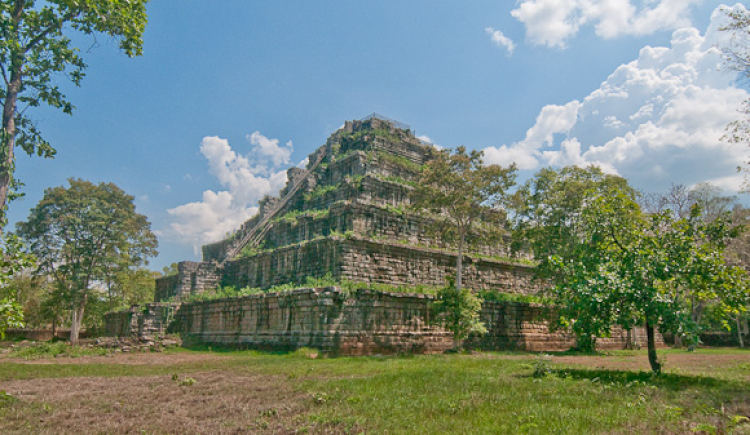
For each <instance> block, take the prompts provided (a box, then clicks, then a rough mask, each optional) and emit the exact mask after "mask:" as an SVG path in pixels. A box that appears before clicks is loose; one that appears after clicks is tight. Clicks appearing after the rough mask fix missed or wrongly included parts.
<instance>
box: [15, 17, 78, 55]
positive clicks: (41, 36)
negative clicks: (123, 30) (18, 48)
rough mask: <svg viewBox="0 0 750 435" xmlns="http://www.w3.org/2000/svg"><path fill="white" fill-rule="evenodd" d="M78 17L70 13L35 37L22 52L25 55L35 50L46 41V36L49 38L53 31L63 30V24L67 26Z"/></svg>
mask: <svg viewBox="0 0 750 435" xmlns="http://www.w3.org/2000/svg"><path fill="white" fill-rule="evenodd" d="M76 15H78V12H75V11H70V12H68V13H67V14H66V15H65V16H64V17H61V18H60V20H59V21H57V22H56V23H54V24H52V25H50V26H49V27H47V28H46V29H44V30H42V31H41V32H40V33H39V34H38V35H36V36H35V37H34V39H32V40H31V41H29V43H28V44H26V46H25V47H23V50H22V51H23V53H24V54H26V53H28V52H29V50H31V49H32V48H34V46H36V45H37V44H38V43H40V42H41V41H42V40H43V39H44V37H45V36H47V35H49V34H50V32H52V31H53V30H56V29H61V28H62V26H63V24H65V23H66V22H68V21H70V20H72V19H73V18H74V17H75V16H76Z"/></svg>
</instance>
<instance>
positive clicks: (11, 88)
mask: <svg viewBox="0 0 750 435" xmlns="http://www.w3.org/2000/svg"><path fill="white" fill-rule="evenodd" d="M23 8H24V1H23V0H17V1H16V3H15V6H14V8H13V12H12V14H11V21H12V23H13V28H15V29H18V24H19V23H20V22H21V15H22V13H23ZM15 32H16V34H15V35H14V36H15V37H16V38H17V37H18V31H17V30H16V31H15ZM11 39H13V38H11ZM18 42H19V41H18V39H16V40H15V41H10V43H11V44H13V43H18ZM11 51H12V53H11V59H10V68H9V71H8V72H9V73H10V81H9V82H8V87H7V89H6V90H5V102H4V104H3V125H2V138H1V140H0V215H1V216H2V219H0V230H2V229H3V228H4V227H5V206H6V204H7V203H8V195H9V193H10V185H11V182H12V181H13V170H14V167H15V158H14V155H13V152H14V148H15V145H16V133H17V128H16V102H17V101H18V93H19V92H20V91H21V85H22V77H23V63H24V55H23V53H19V52H17V51H15V50H11Z"/></svg>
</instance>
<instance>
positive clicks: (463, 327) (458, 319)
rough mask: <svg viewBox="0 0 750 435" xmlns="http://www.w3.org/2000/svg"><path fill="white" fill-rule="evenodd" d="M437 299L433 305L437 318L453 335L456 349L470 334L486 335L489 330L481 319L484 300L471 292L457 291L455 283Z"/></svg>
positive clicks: (439, 293) (443, 290)
mask: <svg viewBox="0 0 750 435" xmlns="http://www.w3.org/2000/svg"><path fill="white" fill-rule="evenodd" d="M436 296H437V297H436V299H435V301H434V302H432V304H431V309H432V311H433V312H434V313H435V314H436V318H437V319H438V320H441V321H443V322H444V324H445V326H446V327H447V329H448V330H449V331H451V332H452V333H453V341H454V342H455V347H456V348H460V347H461V343H462V342H463V340H464V339H465V338H466V337H468V336H469V334H480V335H481V334H485V333H486V332H487V328H486V327H485V326H484V323H482V321H481V320H480V318H479V313H480V311H481V310H482V300H481V299H479V298H478V297H476V296H475V295H474V294H473V293H472V292H471V291H470V290H467V289H462V290H460V291H456V288H455V286H454V283H453V282H450V283H449V285H448V286H447V287H444V288H442V289H440V291H438V293H437V295H436Z"/></svg>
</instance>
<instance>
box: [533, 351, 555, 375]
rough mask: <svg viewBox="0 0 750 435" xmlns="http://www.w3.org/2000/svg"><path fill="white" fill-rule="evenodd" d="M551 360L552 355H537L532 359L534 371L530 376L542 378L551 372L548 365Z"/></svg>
mask: <svg viewBox="0 0 750 435" xmlns="http://www.w3.org/2000/svg"><path fill="white" fill-rule="evenodd" d="M551 360H552V357H551V356H549V355H546V354H539V355H537V357H536V359H535V360H534V372H533V373H532V374H531V376H533V377H535V378H543V377H545V376H547V375H548V374H550V373H552V367H551V366H550V362H551Z"/></svg>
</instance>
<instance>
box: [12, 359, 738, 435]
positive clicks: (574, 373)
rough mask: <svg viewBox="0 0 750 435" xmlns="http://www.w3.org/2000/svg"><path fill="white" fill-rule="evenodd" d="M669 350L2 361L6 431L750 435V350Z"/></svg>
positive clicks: (84, 432)
mask: <svg viewBox="0 0 750 435" xmlns="http://www.w3.org/2000/svg"><path fill="white" fill-rule="evenodd" d="M661 354H662V355H664V356H665V357H666V373H665V374H664V375H662V376H659V377H655V376H652V375H651V374H650V373H649V372H647V371H646V370H647V368H648V363H647V360H646V355H645V353H644V352H626V351H622V352H610V353H607V354H600V355H576V354H559V355H553V356H551V357H549V358H544V357H540V356H538V355H533V354H523V353H475V354H470V355H436V356H414V357H359V358H313V356H315V355H314V354H312V353H311V352H305V351H301V352H296V353H292V354H269V353H259V352H252V351H218V352H217V351H214V352H211V351H208V350H204V351H197V350H184V349H175V350H170V351H168V352H165V353H137V354H117V355H110V356H102V355H84V356H79V357H76V358H72V357H58V358H52V357H42V358H39V359H24V358H22V357H21V356H9V355H3V356H0V390H4V391H5V393H0V433H2V434H29V433H42V434H67V433H81V434H120V433H123V434H124V433H132V434H183V433H202V434H241V433H258V434H291V433H314V434H323V433H331V434H347V433H352V434H364V433H368V434H506V433H507V434H552V433H554V434H589V433H590V434H630V433H643V434H683V433H688V434H692V433H706V434H730V433H733V434H750V420H748V417H750V351H743V350H731V349H721V350H705V349H701V350H698V351H696V352H685V351H677V350H664V351H661ZM26 357H27V358H28V357H29V356H28V355H26ZM535 371H536V372H537V373H544V372H548V374H547V375H546V376H542V377H534V376H533V374H534V372H535Z"/></svg>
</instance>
